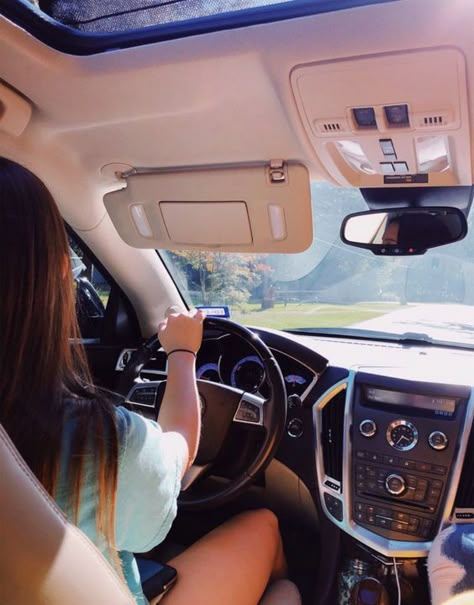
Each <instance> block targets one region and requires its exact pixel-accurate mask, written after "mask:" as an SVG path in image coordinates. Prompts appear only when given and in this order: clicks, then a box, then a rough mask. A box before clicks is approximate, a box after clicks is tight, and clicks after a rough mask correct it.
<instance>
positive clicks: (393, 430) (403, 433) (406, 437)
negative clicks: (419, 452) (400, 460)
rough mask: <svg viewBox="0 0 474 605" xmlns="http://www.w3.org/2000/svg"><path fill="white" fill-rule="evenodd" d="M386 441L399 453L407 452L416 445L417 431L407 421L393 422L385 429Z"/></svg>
mask: <svg viewBox="0 0 474 605" xmlns="http://www.w3.org/2000/svg"><path fill="white" fill-rule="evenodd" d="M386 436H387V441H388V442H389V444H390V445H391V446H392V447H393V448H395V449H396V450H398V451H399V452H408V451H409V450H412V449H413V448H414V447H415V445H416V444H417V443H418V429H417V428H416V427H415V425H414V424H412V423H411V422H410V421H409V420H403V419H399V420H394V421H393V422H391V423H390V424H389V425H388V428H387V434H386Z"/></svg>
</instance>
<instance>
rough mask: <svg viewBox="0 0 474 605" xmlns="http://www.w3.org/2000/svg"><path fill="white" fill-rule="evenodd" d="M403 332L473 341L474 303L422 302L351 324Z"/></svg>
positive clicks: (457, 340) (444, 338)
mask: <svg viewBox="0 0 474 605" xmlns="http://www.w3.org/2000/svg"><path fill="white" fill-rule="evenodd" d="M351 327H352V328H361V329H365V330H380V331H382V332H391V333H395V334H403V333H405V332H418V333H424V334H427V335H428V336H430V337H431V338H433V339H436V340H448V341H454V342H462V343H469V344H472V345H474V307H469V306H467V305H438V304H420V305H408V306H406V307H402V308H401V309H400V310H399V311H392V312H391V313H387V314H386V315H382V316H381V317H376V318H375V319H368V320H367V321H362V322H359V323H357V324H354V325H352V326H351Z"/></svg>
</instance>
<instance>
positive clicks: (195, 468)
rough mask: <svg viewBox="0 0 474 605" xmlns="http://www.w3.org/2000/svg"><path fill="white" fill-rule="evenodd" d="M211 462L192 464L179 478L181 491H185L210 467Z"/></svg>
mask: <svg viewBox="0 0 474 605" xmlns="http://www.w3.org/2000/svg"><path fill="white" fill-rule="evenodd" d="M211 466H212V464H193V465H191V466H190V467H189V468H188V470H187V471H186V472H185V473H184V475H183V478H182V479H181V491H182V492H185V491H186V490H187V489H189V488H190V487H191V486H192V484H193V483H194V482H195V481H197V480H198V479H199V477H201V475H203V474H204V473H205V472H207V471H208V470H209V469H210V468H211Z"/></svg>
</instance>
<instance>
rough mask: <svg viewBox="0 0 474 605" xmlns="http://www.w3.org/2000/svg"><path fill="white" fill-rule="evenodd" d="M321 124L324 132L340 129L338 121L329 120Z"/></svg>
mask: <svg viewBox="0 0 474 605" xmlns="http://www.w3.org/2000/svg"><path fill="white" fill-rule="evenodd" d="M322 126H323V129H324V130H325V131H326V132H330V131H331V130H332V131H333V132H334V131H336V130H341V125H340V124H339V122H329V123H326V124H323V125H322Z"/></svg>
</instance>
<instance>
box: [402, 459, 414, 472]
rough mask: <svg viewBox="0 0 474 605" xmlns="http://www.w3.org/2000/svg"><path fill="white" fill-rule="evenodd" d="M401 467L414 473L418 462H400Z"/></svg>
mask: <svg viewBox="0 0 474 605" xmlns="http://www.w3.org/2000/svg"><path fill="white" fill-rule="evenodd" d="M400 466H401V467H402V468H407V469H409V470H411V471H412V470H414V469H415V468H416V462H415V461H414V460H400Z"/></svg>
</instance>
